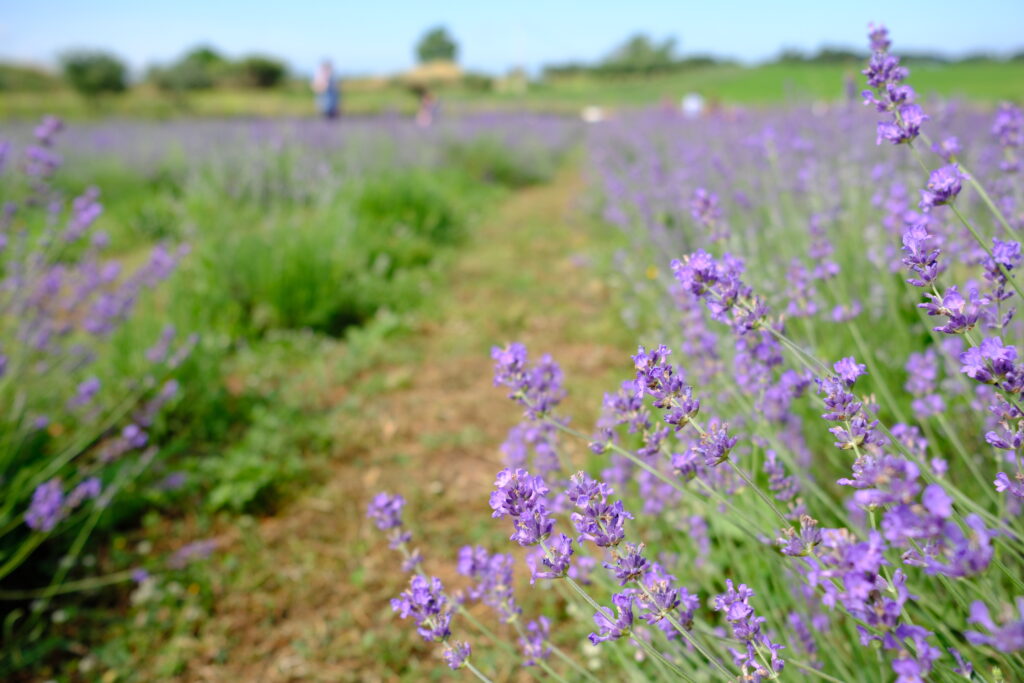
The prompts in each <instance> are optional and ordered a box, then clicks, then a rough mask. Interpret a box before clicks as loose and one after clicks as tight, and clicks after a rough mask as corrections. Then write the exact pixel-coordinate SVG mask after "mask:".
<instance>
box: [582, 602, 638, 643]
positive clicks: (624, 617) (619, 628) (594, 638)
mask: <svg viewBox="0 0 1024 683" xmlns="http://www.w3.org/2000/svg"><path fill="white" fill-rule="evenodd" d="M612 603H613V604H614V605H615V614H614V615H612V614H611V613H610V612H611V610H608V613H606V612H605V610H604V609H602V610H600V611H599V612H597V613H596V614H595V615H594V624H595V625H596V626H597V632H596V633H591V634H590V636H589V638H590V642H591V643H593V644H594V645H597V644H598V643H603V642H606V641H609V640H618V639H619V638H623V637H625V636H628V635H629V634H630V632H631V631H632V628H633V595H632V593H631V592H628V591H625V592H622V593H616V594H615V595H613V596H612Z"/></svg>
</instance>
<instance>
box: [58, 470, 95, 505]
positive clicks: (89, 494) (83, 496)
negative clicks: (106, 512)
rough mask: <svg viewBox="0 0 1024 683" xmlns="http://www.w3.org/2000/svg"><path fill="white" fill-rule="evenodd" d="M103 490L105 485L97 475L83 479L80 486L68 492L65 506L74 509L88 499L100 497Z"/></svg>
mask: <svg viewBox="0 0 1024 683" xmlns="http://www.w3.org/2000/svg"><path fill="white" fill-rule="evenodd" d="M102 490H103V485H102V484H101V483H100V480H99V479H97V478H96V477H87V478H85V479H83V480H82V481H81V483H79V484H78V486H76V487H75V488H73V489H71V493H69V494H68V497H67V500H66V501H65V502H64V506H65V508H67V509H68V510H73V509H75V508H77V507H78V506H79V505H81V504H82V503H84V502H85V501H87V500H93V499H95V498H99V495H100V492H101V491H102Z"/></svg>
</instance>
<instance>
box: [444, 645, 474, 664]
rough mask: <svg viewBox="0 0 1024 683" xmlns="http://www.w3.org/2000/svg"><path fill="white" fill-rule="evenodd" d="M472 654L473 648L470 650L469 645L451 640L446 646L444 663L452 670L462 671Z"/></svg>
mask: <svg viewBox="0 0 1024 683" xmlns="http://www.w3.org/2000/svg"><path fill="white" fill-rule="evenodd" d="M470 652H472V648H470V646H469V643H466V642H463V641H459V640H449V641H447V642H445V644H444V661H446V662H447V663H448V666H450V667H451V668H452V669H455V670H458V669H461V668H462V665H463V664H465V663H466V660H467V659H469V655H470Z"/></svg>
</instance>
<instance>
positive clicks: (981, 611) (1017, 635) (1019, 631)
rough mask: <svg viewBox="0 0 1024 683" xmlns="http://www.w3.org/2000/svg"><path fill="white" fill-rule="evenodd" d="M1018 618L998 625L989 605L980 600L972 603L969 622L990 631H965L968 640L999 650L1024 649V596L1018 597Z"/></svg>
mask: <svg viewBox="0 0 1024 683" xmlns="http://www.w3.org/2000/svg"><path fill="white" fill-rule="evenodd" d="M1017 615H1018V617H1019V618H1018V619H1016V620H1014V619H1013V618H1010V619H1008V620H1007V621H1006V622H1004V623H1003V624H1002V625H997V624H996V623H995V622H994V621H993V620H992V616H991V615H990V614H989V611H988V607H986V606H985V603H983V602H981V601H980V600H978V601H975V602H973V603H971V616H970V617H969V618H968V619H967V623H968V624H978V625H979V626H983V627H984V628H985V629H986V630H987V631H988V633H987V634H985V633H981V632H980V631H965V632H964V635H965V636H966V637H967V640H968V641H969V642H970V643H972V644H974V645H988V646H990V647H993V648H995V649H996V650H998V651H999V652H1019V651H1020V650H1024V598H1021V597H1018V598H1017Z"/></svg>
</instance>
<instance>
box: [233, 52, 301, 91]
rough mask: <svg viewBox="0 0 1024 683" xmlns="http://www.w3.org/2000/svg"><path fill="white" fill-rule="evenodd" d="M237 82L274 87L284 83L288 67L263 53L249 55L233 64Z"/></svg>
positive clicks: (252, 86)
mask: <svg viewBox="0 0 1024 683" xmlns="http://www.w3.org/2000/svg"><path fill="white" fill-rule="evenodd" d="M234 72H235V75H236V77H237V78H238V80H239V83H240V84H241V85H244V86H248V87H250V88H274V87H277V86H278V85H281V84H282V83H284V80H285V78H286V77H287V76H288V67H287V66H286V65H285V64H284V62H282V61H280V60H278V59H275V58H274V57H268V56H265V55H250V56H248V57H245V58H243V59H242V60H241V61H239V62H238V63H237V64H235V65H234Z"/></svg>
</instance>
